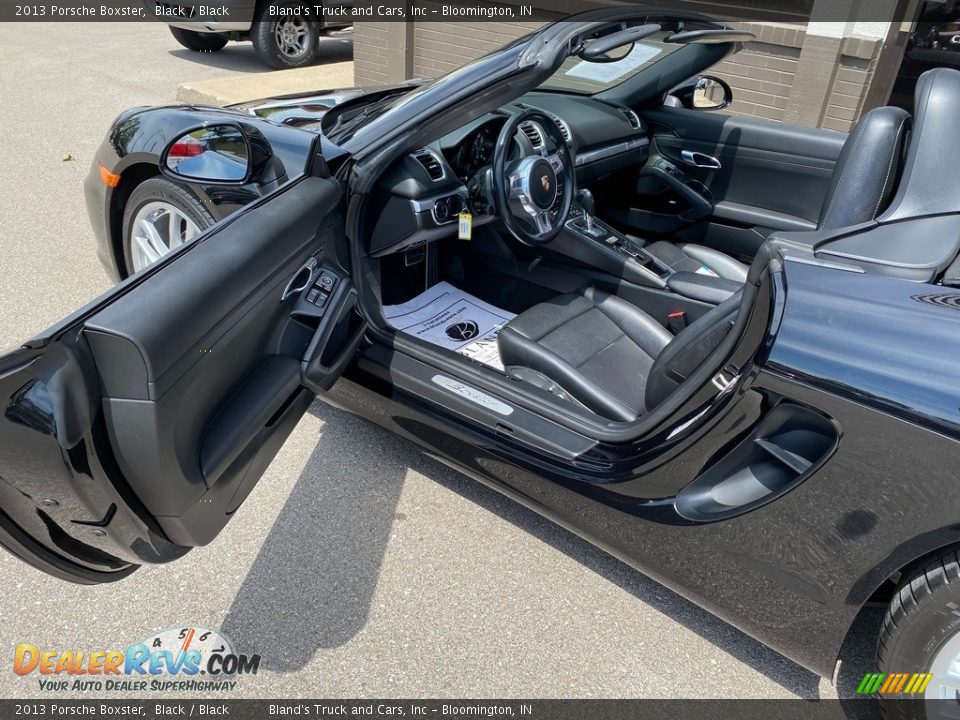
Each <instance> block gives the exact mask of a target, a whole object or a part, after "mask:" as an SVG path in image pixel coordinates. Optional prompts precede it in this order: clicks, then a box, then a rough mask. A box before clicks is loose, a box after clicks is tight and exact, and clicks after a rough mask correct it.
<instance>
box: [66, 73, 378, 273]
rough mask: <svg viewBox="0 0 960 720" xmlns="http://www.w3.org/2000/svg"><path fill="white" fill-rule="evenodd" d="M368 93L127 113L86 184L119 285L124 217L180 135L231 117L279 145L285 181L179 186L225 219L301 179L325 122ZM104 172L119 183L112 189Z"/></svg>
mask: <svg viewBox="0 0 960 720" xmlns="http://www.w3.org/2000/svg"><path fill="white" fill-rule="evenodd" d="M363 92H364V91H363V90H358V89H344V90H330V91H326V92H322V93H315V94H310V95H307V96H301V97H297V98H288V99H284V98H274V99H268V100H264V101H262V102H259V103H255V104H246V105H240V106H237V107H235V108H227V109H224V108H212V107H202V106H186V105H176V106H169V107H152V108H133V109H131V110H127V111H126V112H124V113H122V114H121V115H120V116H119V117H118V118H117V119H116V120H115V121H114V122H113V124H112V126H111V127H110V130H109V132H108V133H107V136H106V137H105V138H104V140H103V142H102V143H101V144H100V147H99V148H98V150H97V152H96V154H95V155H94V158H93V162H92V164H91V167H90V172H89V174H88V175H87V178H86V180H85V181H84V196H85V198H86V204H87V214H88V215H89V217H90V224H91V226H92V227H93V231H94V237H95V239H96V243H97V256H98V257H99V258H100V261H101V262H102V263H103V266H104V268H105V269H106V271H107V274H108V275H109V276H110V278H111V279H112V280H114V281H117V280H120V279H121V278H124V277H126V276H127V274H128V271H127V267H126V265H125V263H124V257H123V252H124V251H123V216H124V210H125V208H126V203H127V200H128V199H129V197H130V195H131V194H132V193H133V191H134V190H135V189H136V188H137V186H138V185H140V184H142V183H143V182H144V181H146V180H149V179H151V178H155V177H158V176H160V155H161V153H162V152H163V149H164V147H165V146H166V144H167V143H168V142H169V141H171V140H173V138H174V137H176V136H177V135H179V134H181V133H183V132H184V131H185V130H188V129H190V128H193V127H199V126H202V125H204V124H206V123H211V122H216V121H218V120H222V119H223V117H224V116H225V115H229V116H233V117H235V118H236V119H237V120H242V122H244V123H246V124H249V125H250V126H252V127H255V128H257V129H258V130H260V131H261V132H263V134H264V135H265V137H266V138H267V140H268V141H269V142H270V145H271V146H272V147H273V150H274V153H275V155H276V157H277V158H278V159H279V160H280V162H281V164H282V167H283V169H284V177H283V178H282V179H281V180H280V181H279V182H277V181H272V182H266V183H264V182H260V181H257V180H255V181H252V182H249V183H246V184H244V185H242V186H236V185H225V184H219V183H217V182H215V181H210V182H190V181H180V184H182V185H183V187H184V188H186V189H187V190H188V191H189V192H190V193H191V194H193V195H194V196H195V197H196V198H197V200H198V201H199V202H201V203H202V204H203V205H204V207H206V208H207V209H208V210H209V212H210V214H211V216H212V219H213V221H215V222H218V221H220V220H222V219H223V218H225V217H227V216H228V215H231V214H232V213H234V212H235V211H236V210H238V209H240V208H241V207H243V206H244V205H248V204H249V203H251V202H253V201H254V200H256V199H257V198H259V197H261V196H263V195H265V194H266V193H269V192H270V191H272V190H274V189H275V188H276V187H277V186H278V185H279V184H281V183H282V182H285V181H286V180H288V179H290V178H294V177H297V176H299V175H302V174H303V172H304V168H305V166H306V162H307V158H308V157H309V154H310V148H311V147H312V145H313V142H314V140H315V138H316V131H317V129H318V123H319V121H320V118H322V117H323V114H324V113H325V112H326V111H327V110H329V109H330V108H331V107H333V106H334V105H337V104H339V103H341V102H343V101H345V100H347V99H350V98H352V97H356V96H358V95H360V94H362V93H363ZM102 171H106V172H107V173H108V175H109V176H110V177H114V178H116V184H115V185H113V187H111V186H110V185H109V184H107V183H105V182H104V180H103V175H102Z"/></svg>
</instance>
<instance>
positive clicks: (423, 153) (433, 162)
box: [411, 148, 443, 182]
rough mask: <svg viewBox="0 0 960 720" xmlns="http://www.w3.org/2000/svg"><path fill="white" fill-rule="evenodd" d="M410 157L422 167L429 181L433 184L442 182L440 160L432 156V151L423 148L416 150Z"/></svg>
mask: <svg viewBox="0 0 960 720" xmlns="http://www.w3.org/2000/svg"><path fill="white" fill-rule="evenodd" d="M411 157H413V159H414V160H416V161H417V162H418V163H420V164H421V165H422V166H423V169H424V170H426V171H427V175H429V176H430V179H431V180H433V181H434V182H438V181H439V180H443V165H442V164H440V158H438V157H437V156H436V155H434V154H433V152H432V151H430V150H427V149H426V148H423V149H421V150H417V151H416V152H415V153H413V155H412V156H411Z"/></svg>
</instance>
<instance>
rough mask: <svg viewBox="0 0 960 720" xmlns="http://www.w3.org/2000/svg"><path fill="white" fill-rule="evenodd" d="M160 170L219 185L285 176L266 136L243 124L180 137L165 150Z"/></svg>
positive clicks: (211, 127) (220, 125) (204, 128)
mask: <svg viewBox="0 0 960 720" xmlns="http://www.w3.org/2000/svg"><path fill="white" fill-rule="evenodd" d="M278 166H279V172H277V170H278ZM160 169H161V170H162V171H163V172H164V174H167V175H172V176H173V177H175V178H178V179H181V180H192V181H201V182H214V183H217V184H219V185H245V184H246V183H249V182H270V181H273V180H277V179H279V178H280V177H282V176H284V175H285V173H284V172H283V167H282V165H280V161H279V159H277V158H274V156H273V149H272V148H271V147H270V143H269V142H268V141H267V139H266V137H264V135H263V133H261V132H260V131H259V130H258V129H256V128H254V127H246V126H244V125H242V124H239V123H214V124H209V125H203V126H202V127H198V128H194V129H193V130H188V131H187V132H185V133H183V134H181V135H179V136H177V137H176V138H175V139H174V140H173V141H172V142H170V143H168V144H167V146H166V148H164V151H163V155H162V156H161V158H160Z"/></svg>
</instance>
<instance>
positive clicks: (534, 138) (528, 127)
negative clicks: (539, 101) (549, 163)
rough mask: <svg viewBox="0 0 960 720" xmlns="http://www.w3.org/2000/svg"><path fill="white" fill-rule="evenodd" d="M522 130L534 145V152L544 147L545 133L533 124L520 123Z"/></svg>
mask: <svg viewBox="0 0 960 720" xmlns="http://www.w3.org/2000/svg"><path fill="white" fill-rule="evenodd" d="M520 130H521V131H522V132H523V134H524V135H526V136H527V140H529V141H530V144H531V145H533V149H534V150H539V149H540V148H542V147H543V131H542V130H541V129H540V128H539V127H538V126H537V124H536V123H533V122H522V123H520Z"/></svg>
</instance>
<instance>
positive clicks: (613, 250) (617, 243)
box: [560, 190, 741, 305]
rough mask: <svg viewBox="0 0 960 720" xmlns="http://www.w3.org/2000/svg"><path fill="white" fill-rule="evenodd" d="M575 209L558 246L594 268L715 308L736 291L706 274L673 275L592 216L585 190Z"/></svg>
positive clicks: (734, 285) (634, 243)
mask: <svg viewBox="0 0 960 720" xmlns="http://www.w3.org/2000/svg"><path fill="white" fill-rule="evenodd" d="M577 200H578V201H579V207H578V206H575V207H574V208H573V209H572V210H571V211H570V216H569V218H568V219H567V223H566V226H565V227H566V230H567V231H568V233H567V234H566V237H565V238H562V239H561V240H560V242H562V243H563V244H564V245H567V246H568V247H569V246H570V245H571V244H572V245H574V246H575V247H571V248H570V251H569V252H570V253H571V254H573V255H574V256H575V257H580V258H581V259H585V260H586V259H587V258H591V259H592V263H591V264H594V265H596V266H597V267H600V268H602V269H606V270H608V271H611V270H612V271H614V272H616V274H618V275H619V276H620V277H622V278H623V279H624V280H626V281H628V282H631V283H634V284H637V285H644V286H647V287H653V288H657V289H659V290H666V291H667V292H671V293H675V294H677V295H682V296H683V297H685V298H689V299H691V300H696V301H699V302H703V303H709V304H711V305H719V304H720V303H721V302H723V301H724V300H726V299H727V298H728V297H730V296H731V295H733V294H734V293H736V292H737V290H739V289H740V287H741V285H740V283H737V282H733V281H731V280H726V279H724V278H720V277H716V276H713V275H709V274H701V273H693V272H676V271H674V270H673V268H671V267H670V266H669V265H666V264H665V263H663V262H662V261H661V260H659V259H658V258H656V257H654V256H653V255H651V254H650V253H649V252H647V251H646V249H644V247H643V245H642V244H641V243H639V242H637V241H636V240H634V239H632V238H629V237H627V236H626V235H624V234H623V233H621V232H619V231H618V230H615V229H614V228H612V227H610V226H609V225H607V224H606V223H604V222H602V221H600V220H598V219H597V218H596V217H594V216H593V212H592V211H593V195H592V194H591V193H590V192H589V191H587V190H581V191H580V192H579V193H578V194H577Z"/></svg>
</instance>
